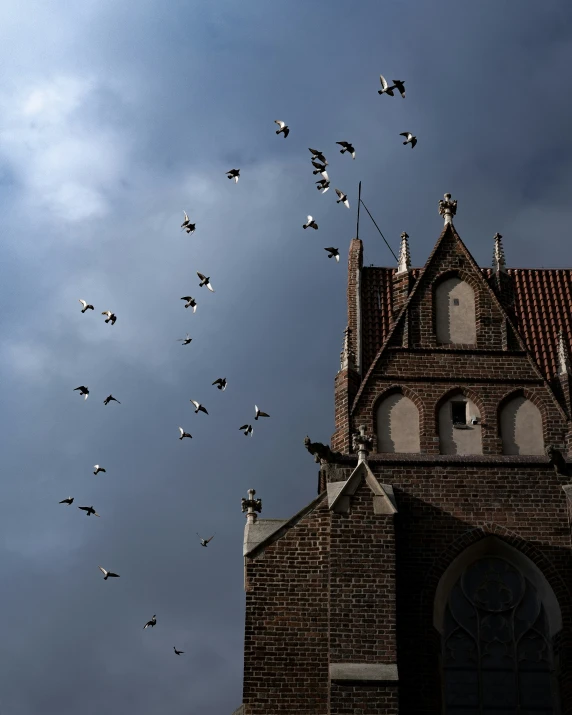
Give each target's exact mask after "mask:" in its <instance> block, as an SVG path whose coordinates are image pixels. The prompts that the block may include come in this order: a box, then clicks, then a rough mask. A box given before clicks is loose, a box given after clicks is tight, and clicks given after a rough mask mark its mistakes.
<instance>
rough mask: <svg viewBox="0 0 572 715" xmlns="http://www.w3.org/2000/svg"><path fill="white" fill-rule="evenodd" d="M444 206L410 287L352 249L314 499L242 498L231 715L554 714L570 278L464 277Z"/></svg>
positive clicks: (568, 684) (567, 609)
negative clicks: (280, 513)
mask: <svg viewBox="0 0 572 715" xmlns="http://www.w3.org/2000/svg"><path fill="white" fill-rule="evenodd" d="M456 209H457V202H456V201H453V200H451V196H450V194H445V198H444V199H442V200H441V201H440V202H439V213H440V215H441V216H442V217H443V220H444V228H443V231H442V232H441V235H440V236H439V238H438V239H437V243H436V244H435V247H434V248H433V251H432V252H431V254H430V256H429V258H428V259H427V262H426V264H425V266H424V267H423V268H412V267H411V260H410V256H409V247H408V236H407V234H406V233H403V234H402V236H401V250H400V255H399V262H398V265H397V267H391V268H381V267H373V266H372V267H364V266H363V246H362V242H361V240H359V239H357V238H356V239H353V240H352V241H351V244H350V249H349V261H348V284H347V302H348V326H347V329H346V333H345V339H344V346H343V351H342V356H341V365H340V370H339V372H338V373H337V375H336V376H335V382H334V404H335V431H334V434H333V436H332V439H331V448H330V447H327V446H324V445H320V444H317V443H315V444H314V443H311V442H310V440H309V439H307V440H306V446H307V448H308V450H309V451H310V452H311V453H312V454H314V455H315V459H316V461H317V462H319V463H320V468H319V476H318V490H317V491H318V495H317V497H316V498H315V499H313V500H312V501H311V502H310V503H309V504H306V505H305V506H304V507H303V508H302V509H301V510H300V511H299V512H298V513H297V514H294V515H293V516H291V517H290V518H280V519H274V518H261V517H260V516H259V515H258V514H259V513H260V512H261V507H262V502H261V500H260V499H255V498H254V495H255V492H254V490H250V492H249V494H248V498H243V511H245V512H246V521H247V523H246V527H245V534H244V550H243V553H244V586H245V591H246V619H245V645H244V685H243V703H242V705H241V706H240V707H239V708H238V710H236V711H235V715H239V714H240V715H398V714H399V715H572V659H571V655H572V650H571V645H572V640H571V638H572V622H571V616H572V598H571V594H570V589H571V587H572V561H571V557H570V547H571V540H570V537H571V530H570V529H571V518H572V479H571V476H569V471H570V473H571V474H572V469H570V468H569V467H567V464H566V460H567V458H568V455H569V453H570V449H571V447H572V444H571V441H572V440H571V438H572V431H571V426H572V422H571V417H572V394H571V387H572V378H571V372H572V371H571V367H570V360H569V354H570V349H571V347H572V317H571V307H572V287H571V280H572V270H571V269H528V268H507V267H506V262H505V255H504V250H503V245H502V236H501V235H500V234H498V233H497V234H496V235H495V236H494V238H493V239H492V245H491V249H492V251H493V265H492V268H480V267H479V266H478V265H477V264H476V262H475V260H474V259H473V257H472V255H471V253H470V252H469V250H468V248H467V247H466V246H465V244H464V243H463V241H462V240H461V238H460V236H459V234H458V233H457V231H456V229H455V227H454V225H453V217H454V216H455V214H456Z"/></svg>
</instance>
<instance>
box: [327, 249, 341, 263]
mask: <svg viewBox="0 0 572 715" xmlns="http://www.w3.org/2000/svg"><path fill="white" fill-rule="evenodd" d="M324 251H329V252H330V255H329V256H328V258H335V259H336V261H337V262H338V263H339V262H340V252H339V251H338V249H337V248H332V247H330V248H324Z"/></svg>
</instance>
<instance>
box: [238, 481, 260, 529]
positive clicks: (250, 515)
mask: <svg viewBox="0 0 572 715" xmlns="http://www.w3.org/2000/svg"><path fill="white" fill-rule="evenodd" d="M255 494H256V491H255V490H254V489H249V490H248V499H245V498H244V497H242V511H243V512H246V523H247V524H254V522H255V521H256V513H255V512H261V511H262V500H261V499H255V498H254V495H255Z"/></svg>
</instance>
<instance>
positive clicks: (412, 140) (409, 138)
mask: <svg viewBox="0 0 572 715" xmlns="http://www.w3.org/2000/svg"><path fill="white" fill-rule="evenodd" d="M399 136H400V137H407V141H404V142H403V145H404V146H405V144H409V143H411V148H412V149H413V147H414V146H415V145H416V144H417V137H414V136H413V134H411V132H401V134H400V135H399Z"/></svg>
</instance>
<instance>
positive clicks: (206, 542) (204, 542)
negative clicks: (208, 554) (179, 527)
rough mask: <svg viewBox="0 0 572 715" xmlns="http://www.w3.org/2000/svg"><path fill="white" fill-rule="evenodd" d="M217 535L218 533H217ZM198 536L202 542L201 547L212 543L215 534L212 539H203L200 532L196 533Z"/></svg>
mask: <svg viewBox="0 0 572 715" xmlns="http://www.w3.org/2000/svg"><path fill="white" fill-rule="evenodd" d="M215 533H216V532H215ZM196 534H197V536H198V537H199V539H200V540H201V546H206V545H207V544H208V543H209V541H211V539H212V538H213V537H214V534H213V535H212V536H211V537H210V539H203V538H202V536H201V535H200V534H199V533H198V532H196Z"/></svg>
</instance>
